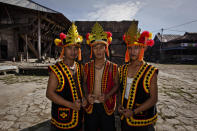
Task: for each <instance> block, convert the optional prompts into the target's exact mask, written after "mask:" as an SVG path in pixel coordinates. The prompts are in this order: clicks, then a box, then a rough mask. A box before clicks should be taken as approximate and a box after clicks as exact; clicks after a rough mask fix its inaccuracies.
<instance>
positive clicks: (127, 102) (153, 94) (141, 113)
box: [118, 21, 158, 131]
mask: <svg viewBox="0 0 197 131" xmlns="http://www.w3.org/2000/svg"><path fill="white" fill-rule="evenodd" d="M151 36H152V34H151V33H150V32H148V31H144V32H142V33H141V34H140V30H139V29H138V21H132V23H131V26H130V27H129V29H128V32H126V33H125V34H124V36H123V40H124V41H125V43H126V45H127V50H126V55H125V62H127V64H124V65H122V66H120V68H119V74H120V91H121V97H120V98H121V99H120V100H119V102H120V106H119V107H118V111H119V113H120V114H121V128H122V131H129V130H131V131H154V130H155V129H154V126H153V124H154V123H155V122H156V120H157V110H156V102H157V100H158V91H157V75H158V69H157V68H155V67H154V66H152V65H150V64H148V63H146V62H145V61H144V60H143V57H144V51H146V49H147V46H152V45H153V44H154V41H153V40H152V39H151Z"/></svg>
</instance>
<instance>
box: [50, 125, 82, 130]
mask: <svg viewBox="0 0 197 131" xmlns="http://www.w3.org/2000/svg"><path fill="white" fill-rule="evenodd" d="M50 131H82V129H81V127H79V126H77V127H75V128H72V129H60V128H57V127H56V126H55V125H53V124H51V128H50Z"/></svg>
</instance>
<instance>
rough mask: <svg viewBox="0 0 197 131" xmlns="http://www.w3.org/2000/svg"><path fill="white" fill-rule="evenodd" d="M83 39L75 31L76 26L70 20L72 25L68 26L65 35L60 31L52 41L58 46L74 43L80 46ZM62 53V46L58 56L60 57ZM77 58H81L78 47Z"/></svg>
mask: <svg viewBox="0 0 197 131" xmlns="http://www.w3.org/2000/svg"><path fill="white" fill-rule="evenodd" d="M82 41H83V37H82V36H80V35H79V33H78V31H77V26H76V25H75V24H74V22H72V25H71V26H70V28H69V30H68V33H67V35H66V34H64V33H60V36H59V38H56V39H55V40H54V43H55V45H56V46H59V47H62V48H63V47H66V46H70V45H76V46H79V47H80V46H81V43H82ZM63 55H64V48H63V49H62V52H61V55H60V58H62V57H63ZM78 59H79V60H80V59H81V49H80V48H79V55H78Z"/></svg>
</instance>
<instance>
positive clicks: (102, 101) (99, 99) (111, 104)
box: [84, 22, 119, 131]
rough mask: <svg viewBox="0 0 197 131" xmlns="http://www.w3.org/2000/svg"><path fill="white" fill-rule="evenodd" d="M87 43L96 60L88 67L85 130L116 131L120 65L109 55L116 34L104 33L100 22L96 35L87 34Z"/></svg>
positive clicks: (86, 72)
mask: <svg viewBox="0 0 197 131" xmlns="http://www.w3.org/2000/svg"><path fill="white" fill-rule="evenodd" d="M86 40H87V44H88V45H89V46H90V47H91V55H90V58H92V56H93V57H94V58H93V60H91V61H90V62H88V63H86V64H85V67H84V87H87V90H86V93H85V94H86V97H87V100H88V105H87V106H86V116H85V131H97V130H98V129H99V130H100V131H115V118H114V111H115V108H116V92H117V90H118V86H119V77H118V70H117V65H116V64H114V63H112V62H110V61H108V60H106V56H105V53H106V54H107V55H108V56H109V52H108V46H109V44H110V43H111V41H112V34H111V33H110V32H104V31H103V28H102V26H101V25H100V24H99V23H98V22H96V23H95V24H94V26H93V27H92V32H91V33H88V34H87V35H86Z"/></svg>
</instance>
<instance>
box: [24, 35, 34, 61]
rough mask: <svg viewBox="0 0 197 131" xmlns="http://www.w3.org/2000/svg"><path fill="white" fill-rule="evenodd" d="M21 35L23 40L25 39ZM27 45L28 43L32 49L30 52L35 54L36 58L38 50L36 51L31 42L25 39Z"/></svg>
mask: <svg viewBox="0 0 197 131" xmlns="http://www.w3.org/2000/svg"><path fill="white" fill-rule="evenodd" d="M21 37H22V39H23V40H24V41H26V39H25V36H24V35H21ZM27 45H28V47H29V49H30V50H31V51H32V53H33V54H34V55H35V56H36V58H38V52H37V51H36V49H35V48H34V46H33V44H32V43H31V42H30V41H29V40H28V39H27Z"/></svg>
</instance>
